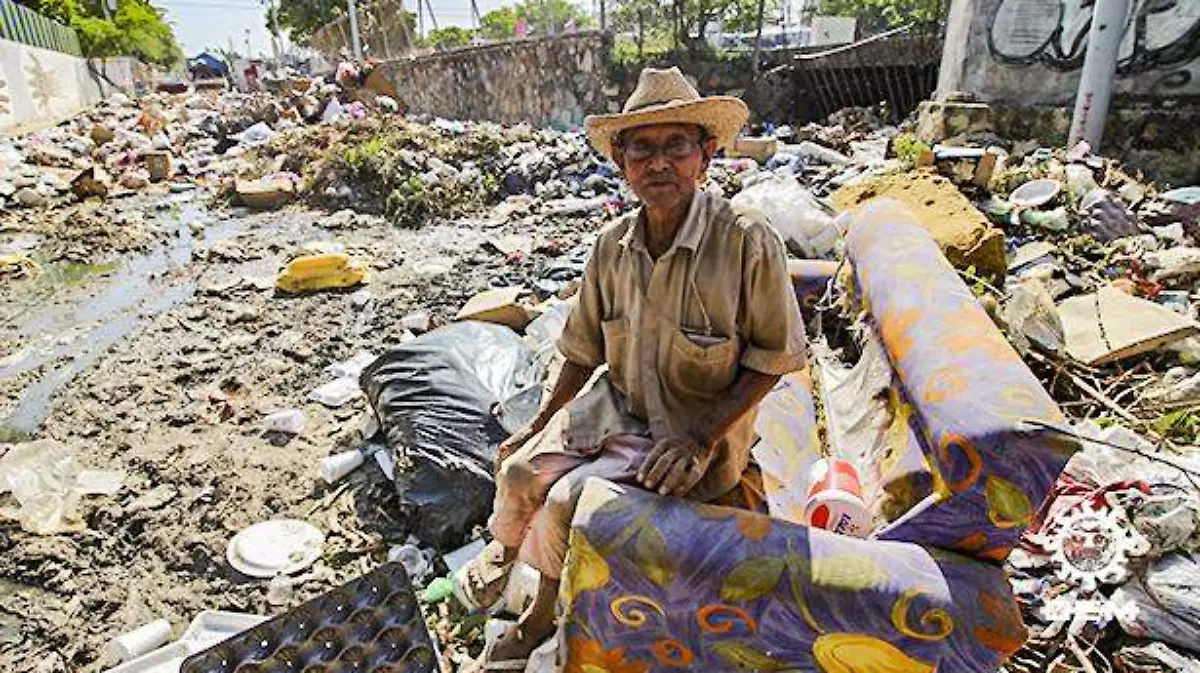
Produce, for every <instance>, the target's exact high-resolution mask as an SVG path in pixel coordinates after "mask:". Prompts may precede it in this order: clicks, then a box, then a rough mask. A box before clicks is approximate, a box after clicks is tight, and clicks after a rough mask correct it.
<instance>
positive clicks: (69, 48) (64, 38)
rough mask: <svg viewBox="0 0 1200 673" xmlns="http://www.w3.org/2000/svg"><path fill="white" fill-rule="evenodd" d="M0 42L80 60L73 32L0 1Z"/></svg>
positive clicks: (79, 51) (27, 9)
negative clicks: (76, 57) (57, 53)
mask: <svg viewBox="0 0 1200 673" xmlns="http://www.w3.org/2000/svg"><path fill="white" fill-rule="evenodd" d="M0 38H3V39H5V40H11V41H13V42H20V43H22V44H27V45H30V46H32V47H41V48H43V49H52V50H54V51H61V52H63V53H64V54H72V55H74V56H83V49H82V48H81V47H80V46H79V36H78V35H77V34H76V33H75V31H74V30H73V29H71V28H68V27H67V26H64V25H63V24H61V23H59V22H57V21H55V20H54V19H49V18H46V17H45V16H42V15H41V14H38V13H37V12H35V11H33V10H32V9H29V8H28V7H25V6H22V5H18V4H17V3H15V2H13V1H12V0H0Z"/></svg>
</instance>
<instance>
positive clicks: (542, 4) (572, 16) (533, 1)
mask: <svg viewBox="0 0 1200 673" xmlns="http://www.w3.org/2000/svg"><path fill="white" fill-rule="evenodd" d="M516 14H517V17H518V18H522V19H525V21H526V22H527V23H528V24H529V28H530V31H531V32H533V33H534V34H537V35H545V34H546V33H547V32H552V33H554V34H556V35H557V34H559V33H562V31H563V26H565V25H566V24H567V23H569V22H570V21H574V22H575V26H576V27H577V28H579V29H580V30H582V29H584V28H589V27H591V25H592V19H591V17H590V16H588V15H587V14H586V13H585V12H584V11H583V9H582V8H581V7H580V6H579V5H576V4H575V3H573V2H571V1H570V0H544V1H542V0H525V2H522V3H520V4H519V5H517V6H516Z"/></svg>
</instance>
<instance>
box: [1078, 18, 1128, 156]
mask: <svg viewBox="0 0 1200 673" xmlns="http://www.w3.org/2000/svg"><path fill="white" fill-rule="evenodd" d="M1128 16H1129V0H1097V2H1096V9H1095V10H1094V11H1093V12H1092V29H1091V31H1090V32H1089V33H1088V45H1087V53H1086V54H1085V55H1084V57H1083V69H1082V70H1080V71H1079V93H1078V94H1077V95H1076V96H1075V115H1074V116H1073V117H1072V118H1071V134H1070V144H1071V146H1072V147H1074V146H1075V145H1076V144H1078V143H1079V141H1081V140H1086V141H1087V142H1088V144H1089V145H1091V146H1092V149H1095V150H1099V149H1100V140H1101V139H1102V138H1103V137H1104V122H1105V120H1106V118H1107V117H1108V104H1109V103H1110V102H1111V101H1112V89H1113V79H1114V78H1115V77H1116V74H1117V50H1118V49H1119V48H1120V45H1121V38H1122V37H1123V36H1124V34H1125V20H1126V18H1127V17H1128Z"/></svg>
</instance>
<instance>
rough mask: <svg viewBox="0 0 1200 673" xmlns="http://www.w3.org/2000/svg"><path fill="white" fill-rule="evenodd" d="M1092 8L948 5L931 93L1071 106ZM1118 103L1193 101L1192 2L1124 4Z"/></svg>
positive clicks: (1025, 0)
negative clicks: (935, 82)
mask: <svg viewBox="0 0 1200 673" xmlns="http://www.w3.org/2000/svg"><path fill="white" fill-rule="evenodd" d="M1092 6H1093V5H1092V3H1090V2H1089V3H1084V2H1066V1H1060V0H953V4H952V5H951V8H950V14H949V17H948V19H947V29H946V49H945V51H944V52H943V55H942V68H941V73H940V77H939V80H938V92H939V93H946V92H950V91H966V92H970V93H974V94H976V95H977V96H979V97H980V99H981V100H983V101H984V102H989V103H991V102H998V103H1004V104H1015V105H1047V104H1049V105H1071V104H1072V103H1073V101H1074V97H1075V90H1076V88H1077V87H1078V85H1079V69H1080V68H1081V67H1082V65H1083V55H1084V52H1085V50H1086V48H1087V34H1088V31H1089V29H1090V27H1091V12H1092ZM1130 7H1131V9H1130V18H1129V20H1128V21H1127V23H1126V29H1125V37H1124V40H1123V41H1122V43H1121V49H1120V56H1119V61H1118V69H1117V74H1118V77H1117V81H1116V89H1115V90H1116V93H1117V96H1118V101H1122V100H1124V101H1137V100H1159V99H1162V98H1181V97H1182V98H1196V99H1200V0H1175V2H1165V3H1164V2H1155V1H1154V0H1130Z"/></svg>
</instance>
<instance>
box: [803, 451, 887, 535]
mask: <svg viewBox="0 0 1200 673" xmlns="http://www.w3.org/2000/svg"><path fill="white" fill-rule="evenodd" d="M804 520H805V522H806V523H807V524H808V525H809V526H811V527H813V528H821V529H824V530H827V531H830V532H831V533H837V534H838V535H848V536H850V537H858V538H865V537H867V535H869V534H870V533H871V513H870V512H869V511H868V510H867V504H866V503H865V502H863V498H862V485H861V483H860V482H859V479H858V470H857V469H855V467H854V465H853V464H852V463H851V462H850V461H847V460H842V459H841V458H822V459H820V460H818V461H817V462H815V463H813V466H812V470H811V471H810V472H809V478H808V494H807V499H806V500H805V503H804Z"/></svg>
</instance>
